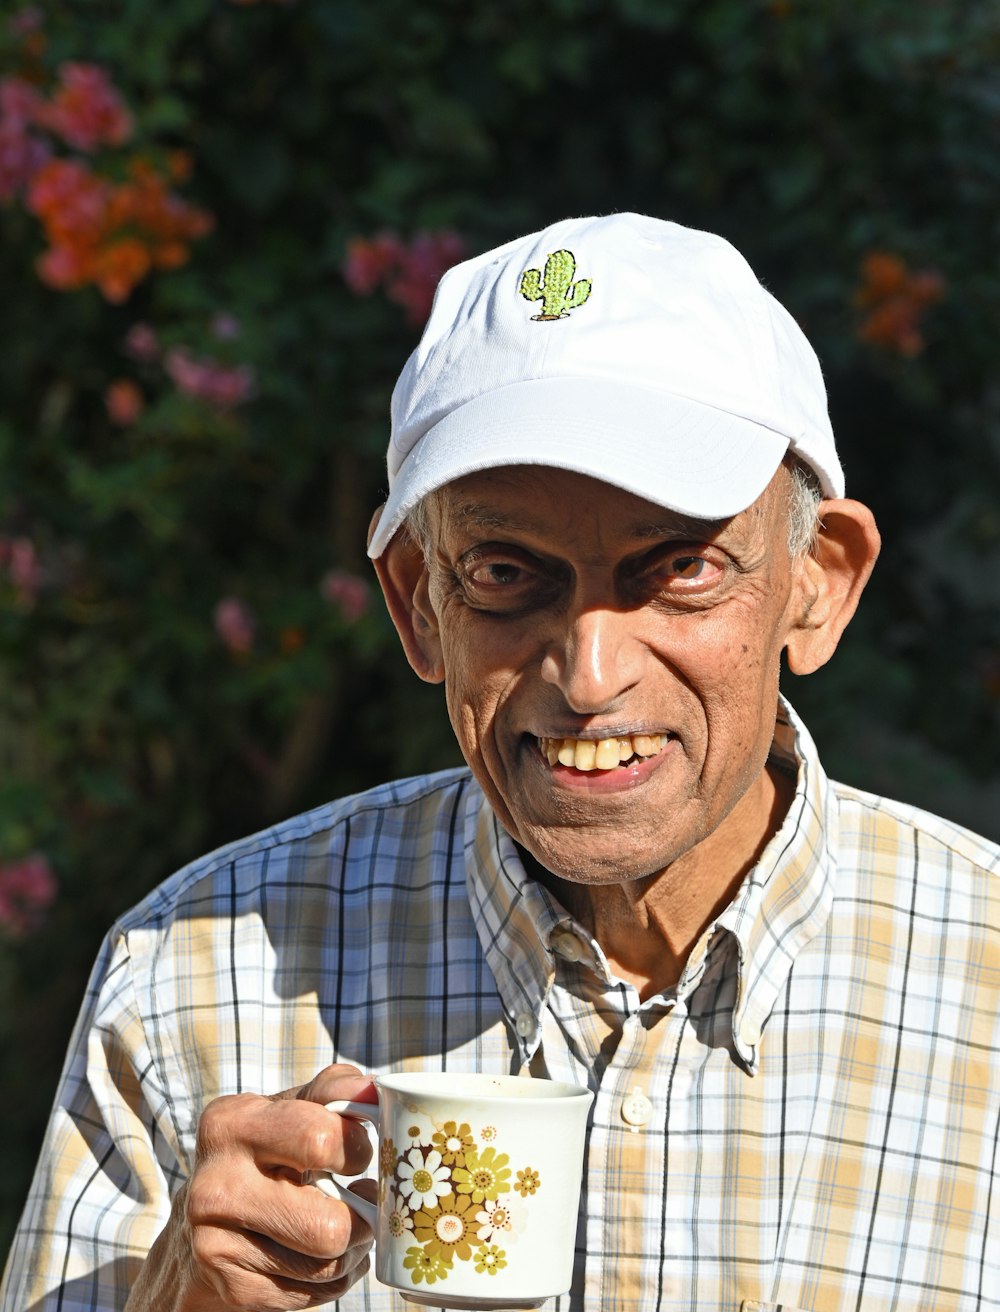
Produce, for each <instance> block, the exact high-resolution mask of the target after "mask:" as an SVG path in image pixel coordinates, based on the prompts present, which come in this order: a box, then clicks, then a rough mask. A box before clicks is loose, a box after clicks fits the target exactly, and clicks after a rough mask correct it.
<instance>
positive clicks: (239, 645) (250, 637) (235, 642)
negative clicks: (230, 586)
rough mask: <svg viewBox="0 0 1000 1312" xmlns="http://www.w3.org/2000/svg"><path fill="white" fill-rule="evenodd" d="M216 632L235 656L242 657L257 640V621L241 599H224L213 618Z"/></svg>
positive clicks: (216, 608)
mask: <svg viewBox="0 0 1000 1312" xmlns="http://www.w3.org/2000/svg"><path fill="white" fill-rule="evenodd" d="M212 619H213V622H214V624H215V631H216V633H217V634H218V635H219V637H220V638H221V639H222V641H223V642H224V643H225V644H226V646H227V647H228V648H229V650H230V651H231V652H233V653H234V654H235V655H238V656H242V655H245V654H246V653H247V652H248V651H250V650H251V649H252V648H253V645H254V642H255V640H256V638H257V619H256V616H255V615H254V613H253V611H252V610H251V609H250V607H249V606H248V605H247V604H246V602H245V601H240V599H239V597H223V598H222V600H221V601H220V602H219V603H218V605H217V606H216V607H215V613H214V615H213V617H212Z"/></svg>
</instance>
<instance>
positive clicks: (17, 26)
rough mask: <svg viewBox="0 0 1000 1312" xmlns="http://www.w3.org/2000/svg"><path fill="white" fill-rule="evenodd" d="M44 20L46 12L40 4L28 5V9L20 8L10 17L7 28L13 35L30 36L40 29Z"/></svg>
mask: <svg viewBox="0 0 1000 1312" xmlns="http://www.w3.org/2000/svg"><path fill="white" fill-rule="evenodd" d="M44 22H45V14H44V13H43V12H42V10H41V8H40V7H39V6H38V5H28V7H27V8H26V9H19V10H18V11H17V13H16V14H12V15H11V16H10V18H8V20H7V30H8V31H9V32H10V34H11V35H12V36H30V35H31V34H32V33H33V32H38V31H40V30H41V28H42V26H43V24H44Z"/></svg>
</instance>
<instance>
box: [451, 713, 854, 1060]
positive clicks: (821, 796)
mask: <svg viewBox="0 0 1000 1312" xmlns="http://www.w3.org/2000/svg"><path fill="white" fill-rule="evenodd" d="M769 759H770V761H771V762H772V763H773V764H774V765H775V766H776V767H777V768H779V769H785V770H787V771H788V772H789V773H792V774H795V776H796V787H795V795H794V798H793V800H792V803H791V806H790V807H789V809H788V814H787V815H786V817H785V820H784V822H783V824H782V826H781V828H780V829H779V830H778V832H777V833H776V834H775V835H774V837H773V838H772V839H771V841H770V842H769V843H768V844H767V847H766V848H765V849H764V851H763V853H762V854H761V858H760V860H759V861H758V862H757V864H756V865H755V866H754V867H753V869H752V870H751V871H750V872H749V874H748V875H747V877H746V879H745V880H744V881H743V883H742V884H741V886H740V888H739V890H738V892H737V894H736V896H735V897H734V899H733V900H732V902H731V903H730V904H729V906H728V907H727V908H726V909H725V910H724V911H723V912H722V914H721V915H720V916H718V918H717V919H716V920H715V921H713V923H712V924H711V925H710V926H709V927H708V928H707V929H706V931H705V933H704V934H703V935H702V937H701V939H700V941H699V942H698V943H697V944H696V945H695V948H694V950H693V951H692V953H691V956H690V957H689V959H688V963H687V965H686V966H685V968H684V971H683V973H682V975H681V978H680V980H679V981H678V983H677V987H676V990H675V991H674V992H675V995H676V997H677V998H681V999H683V998H686V997H688V996H689V995H690V994H691V993H692V992H693V991H694V990H695V989H696V988H697V987H698V984H699V983H700V982H701V980H702V978H703V976H704V974H705V971H706V967H707V965H708V962H709V961H710V959H712V958H713V957H714V956H715V954H716V952H717V951H723V950H726V948H727V945H728V943H729V942H734V943H735V945H736V959H737V960H736V968H737V971H738V979H737V988H736V1005H735V1007H734V1009H733V1019H732V1025H733V1044H734V1047H735V1050H736V1053H737V1055H738V1057H739V1058H740V1060H741V1062H742V1063H743V1064H744V1066H745V1067H746V1069H747V1070H748V1071H749V1072H750V1073H751V1074H753V1073H756V1071H757V1069H758V1065H759V1060H760V1041H761V1034H762V1033H763V1030H764V1026H765V1025H766V1023H767V1019H768V1017H769V1016H770V1014H771V1010H772V1008H773V1007H774V1003H775V1000H776V998H777V996H778V993H779V992H780V990H781V989H782V987H783V986H784V984H785V981H786V980H787V978H788V973H789V971H790V970H791V968H792V963H793V962H794V961H795V958H796V957H797V955H798V954H799V952H801V950H802V949H803V948H804V947H805V945H806V944H807V943H809V942H810V940H811V939H813V938H814V937H815V936H816V934H818V933H819V931H820V930H821V929H822V927H823V925H824V924H825V922H826V919H827V917H828V916H829V914H830V909H831V907H832V904H833V892H834V881H835V875H836V862H835V860H834V857H833V851H834V850H835V825H836V811H835V808H834V807H833V806H831V805H830V804H829V796H828V794H829V785H828V782H827V779H826V776H825V774H824V773H823V770H822V767H821V766H820V763H819V759H818V756H817V753H816V748H815V745H814V744H813V741H812V738H811V737H810V736H809V733H808V730H807V729H806V728H805V726H804V725H803V724H802V722H801V721H800V720H799V719H798V717H797V716H796V715H795V712H794V711H793V710H792V708H791V707H790V706H789V705H788V703H787V702H785V701H784V700H783V699H782V700H781V702H780V704H779V707H778V713H777V718H776V723H775V732H774V739H773V742H772V747H771V753H770V757H769ZM465 850H466V883H467V887H468V893H469V901H470V904H471V907H472V911H473V916H474V918H475V922H476V927H477V929H478V932H479V938H480V942H481V944H482V947H483V951H484V953H485V956H486V960H487V963H488V965H489V967H490V970H491V971H492V974H493V977H494V979H495V981H496V984H497V990H498V992H499V994H500V999H501V1002H502V1004H503V1008H504V1011H505V1013H506V1015H507V1018H508V1021H509V1023H510V1025H511V1028H512V1030H513V1033H514V1034H515V1035H516V1036H517V1043H518V1048H519V1050H520V1053H521V1058H522V1060H523V1061H528V1060H530V1058H531V1056H532V1055H533V1054H534V1052H535V1050H536V1049H537V1047H538V1044H539V1042H540V1040H541V1023H540V1017H541V1013H542V1009H543V1008H544V1006H545V1002H546V1000H547V998H548V995H549V992H550V990H551V988H552V983H553V979H554V977H555V967H554V963H553V956H552V948H551V944H552V939H553V935H554V934H555V933H557V932H562V931H565V930H568V929H569V930H575V932H576V933H577V934H578V935H581V934H582V936H583V937H584V938H585V939H586V938H587V937H588V936H586V935H585V933H583V931H581V930H580V927H579V926H578V925H576V922H575V921H574V920H573V919H572V917H571V916H570V915H569V914H568V912H566V911H565V910H564V908H562V907H561V906H560V905H559V903H558V902H557V901H556V899H555V898H554V897H552V896H551V894H550V893H549V892H548V890H547V889H546V888H544V887H543V886H542V885H541V884H539V883H538V882H537V881H536V880H534V879H532V878H531V876H530V875H528V873H527V872H526V870H525V869H524V866H523V864H522V862H521V858H520V855H519V854H518V851H517V848H516V846H515V845H514V842H513V840H512V839H511V838H510V836H509V835H508V834H507V833H506V831H505V830H504V829H503V828H502V827H501V825H500V823H499V821H498V820H497V818H496V816H495V815H494V814H493V811H492V809H491V808H490V806H489V804H488V803H487V801H486V799H485V798H484V797H483V795H482V793H481V792H480V790H479V789H478V788H477V789H470V792H469V808H468V811H467V813H466V833H465ZM588 941H590V940H589V939H588ZM591 945H592V948H593V965H594V968H595V969H597V970H598V971H599V972H600V973H602V974H606V973H607V963H606V962H605V959H604V954H603V953H602V952H601V951H600V948H599V946H598V945H597V944H594V943H592V941H591Z"/></svg>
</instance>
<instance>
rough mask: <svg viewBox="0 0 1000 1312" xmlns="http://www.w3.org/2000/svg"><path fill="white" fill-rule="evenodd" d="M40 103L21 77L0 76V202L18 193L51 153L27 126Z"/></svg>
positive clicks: (46, 143) (44, 143) (33, 89)
mask: <svg viewBox="0 0 1000 1312" xmlns="http://www.w3.org/2000/svg"><path fill="white" fill-rule="evenodd" d="M42 103H43V102H42V99H41V97H40V96H39V94H38V92H37V91H36V90H35V88H34V87H33V86H32V85H31V84H30V83H29V82H25V81H24V79H23V78H19V77H5V78H0V202H3V201H8V200H13V199H14V197H15V196H17V195H19V194H20V192H21V191H23V190H24V188H25V187H26V186H27V185H28V183H29V182H30V181H31V179H32V178H33V177H34V175H35V174H36V173H37V172H38V170H39V169H40V168H41V167H42V165H43V164H44V163H45V162H46V160H47V159H48V158H49V156H50V155H51V153H52V151H51V148H50V147H49V144H48V142H47V141H43V140H42V138H41V137H38V136H36V135H35V134H34V133H33V132H32V131H31V130H30V129H31V124H32V123H33V122H34V121H35V119H36V116H37V112H38V109H39V107H40V106H41V105H42Z"/></svg>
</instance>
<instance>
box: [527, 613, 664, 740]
mask: <svg viewBox="0 0 1000 1312" xmlns="http://www.w3.org/2000/svg"><path fill="white" fill-rule="evenodd" d="M630 620H631V621H632V622H630ZM633 628H634V616H631V615H630V612H628V611H618V610H611V609H607V608H592V609H587V610H583V609H581V610H578V611H576V612H575V613H574V612H570V613H569V614H568V615H567V616H566V617H565V619H564V623H563V626H562V627H561V629H560V631H559V632H558V633H557V634H554V635H553V636H552V637H551V638H550V640H549V642H548V644H547V647H546V650H545V655H544V656H543V658H542V678H543V679H545V681H546V682H547V683H552V684H554V685H555V686H556V687H557V688H559V690H560V691H561V692H562V695H563V697H564V698H565V699H566V703H567V705H568V706H569V707H570V709H571V710H573V711H575V712H576V713H577V714H578V715H595V714H597V713H599V712H600V711H604V710H608V709H609V708H611V707H612V706H613V705H614V703H615V702H616V701H617V699H618V698H619V697H620V696H621V694H622V693H624V692H627V691H628V689H629V688H631V687H632V686H633V685H634V684H635V683H636V682H637V681H638V678H639V672H640V666H641V653H642V645H641V643H640V642H639V641H638V639H637V638H636V636H635V635H634V633H633V632H632V630H633Z"/></svg>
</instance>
